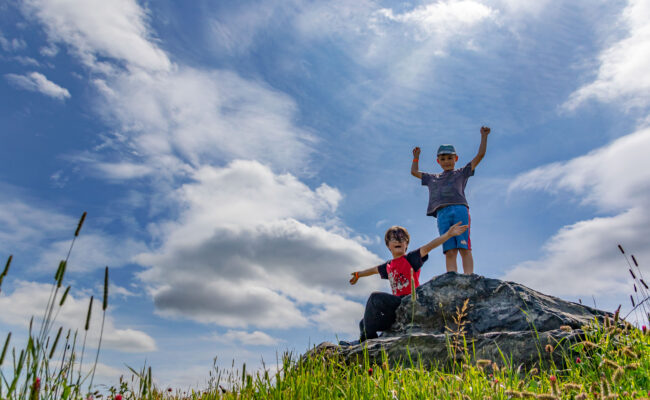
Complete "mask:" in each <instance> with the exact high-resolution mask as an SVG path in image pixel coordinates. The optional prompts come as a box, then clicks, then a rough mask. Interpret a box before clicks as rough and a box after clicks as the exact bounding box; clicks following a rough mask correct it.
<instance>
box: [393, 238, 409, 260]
mask: <svg viewBox="0 0 650 400" xmlns="http://www.w3.org/2000/svg"><path fill="white" fill-rule="evenodd" d="M408 246H409V242H407V241H406V239H402V240H399V239H396V238H391V239H389V240H388V250H390V253H391V254H392V255H393V258H397V257H401V256H403V255H404V254H406V249H407V248H408Z"/></svg>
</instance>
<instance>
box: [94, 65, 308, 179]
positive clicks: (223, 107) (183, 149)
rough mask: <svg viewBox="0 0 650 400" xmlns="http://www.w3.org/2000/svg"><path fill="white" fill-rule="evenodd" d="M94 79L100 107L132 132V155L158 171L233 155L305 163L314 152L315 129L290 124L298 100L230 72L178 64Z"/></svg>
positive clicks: (129, 136) (283, 163)
mask: <svg viewBox="0 0 650 400" xmlns="http://www.w3.org/2000/svg"><path fill="white" fill-rule="evenodd" d="M95 84H96V86H97V88H98V89H99V91H100V93H101V94H102V95H103V101H102V102H101V103H100V104H98V106H99V107H97V111H98V112H99V113H100V114H103V115H104V117H105V118H106V120H107V121H108V122H109V123H111V124H115V125H117V127H118V128H119V129H120V130H121V132H122V133H123V134H124V135H126V136H127V138H126V142H125V144H124V146H126V150H128V152H129V154H130V155H133V154H134V153H135V155H136V156H137V157H139V158H142V159H144V161H145V162H146V163H148V164H149V166H154V167H156V168H157V169H158V170H159V172H160V173H165V172H166V173H168V174H173V173H174V171H179V172H181V173H186V171H187V169H188V167H187V166H183V165H182V164H189V165H192V166H193V167H197V166H200V165H202V164H207V163H209V164H213V163H222V162H223V161H230V160H232V159H234V158H245V159H255V160H259V161H262V162H267V163H271V164H273V165H275V166H277V167H278V168H290V169H301V168H304V165H305V162H306V160H307V157H308V156H309V154H310V153H311V149H310V148H309V145H310V144H311V143H312V142H313V141H314V138H313V136H312V135H311V134H310V133H308V132H306V131H305V130H303V129H300V128H297V127H295V126H294V125H293V124H292V120H293V119H294V115H295V114H296V111H297V109H296V105H295V103H294V102H293V101H292V100H291V99H290V98H289V97H288V96H286V95H284V94H282V93H280V92H277V91H275V90H273V89H271V88H269V87H267V86H266V85H264V84H263V83H258V82H251V81H247V80H244V79H242V78H241V77H239V76H238V75H236V74H235V73H232V72H227V71H203V70H197V69H193V68H189V67H183V66H177V68H176V69H175V70H174V71H173V72H165V73H147V72H133V73H125V74H118V75H116V76H113V77H110V78H107V79H106V80H96V81H95ZM179 163H180V165H179ZM101 165H103V164H101ZM107 170H108V169H107ZM145 172H146V171H145Z"/></svg>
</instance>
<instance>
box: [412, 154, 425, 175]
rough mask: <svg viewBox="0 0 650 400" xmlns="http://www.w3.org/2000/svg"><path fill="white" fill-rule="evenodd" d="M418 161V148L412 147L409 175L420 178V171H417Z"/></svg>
mask: <svg viewBox="0 0 650 400" xmlns="http://www.w3.org/2000/svg"><path fill="white" fill-rule="evenodd" d="M419 161H420V148H419V147H416V148H414V149H413V164H411V175H413V176H414V177H416V178H420V179H422V172H420V171H419V167H418V162H419Z"/></svg>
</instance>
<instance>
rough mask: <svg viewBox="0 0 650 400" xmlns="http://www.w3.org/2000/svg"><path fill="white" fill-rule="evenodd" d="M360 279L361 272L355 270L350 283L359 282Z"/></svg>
mask: <svg viewBox="0 0 650 400" xmlns="http://www.w3.org/2000/svg"><path fill="white" fill-rule="evenodd" d="M358 280H359V273H358V272H353V273H352V278H351V279H350V285H354V284H355V283H357V281H358Z"/></svg>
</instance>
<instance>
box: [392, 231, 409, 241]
mask: <svg viewBox="0 0 650 400" xmlns="http://www.w3.org/2000/svg"><path fill="white" fill-rule="evenodd" d="M387 237H388V241H391V240H395V241H397V242H408V236H407V235H406V233H404V232H403V231H390V232H388V235H387Z"/></svg>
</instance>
